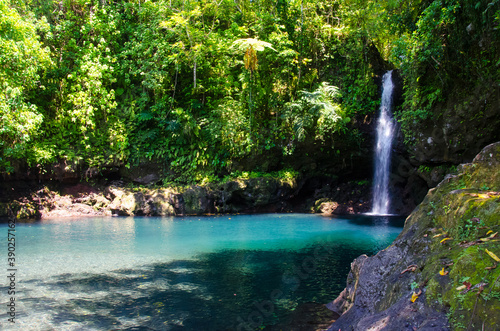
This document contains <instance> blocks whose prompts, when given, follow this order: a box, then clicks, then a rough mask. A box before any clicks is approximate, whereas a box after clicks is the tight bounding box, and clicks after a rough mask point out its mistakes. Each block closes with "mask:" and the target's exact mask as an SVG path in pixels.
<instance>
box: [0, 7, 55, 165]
mask: <svg viewBox="0 0 500 331" xmlns="http://www.w3.org/2000/svg"><path fill="white" fill-rule="evenodd" d="M10 5H11V4H10V2H9V1H6V0H1V1H0V16H1V17H2V19H1V22H0V68H1V69H0V169H3V170H4V171H7V172H11V171H13V170H14V169H13V168H12V166H11V160H12V159H19V158H28V157H29V153H30V150H31V151H32V148H31V146H30V142H32V141H33V140H34V138H35V137H36V136H37V134H39V127H40V125H41V123H42V121H43V113H42V112H41V111H40V109H39V107H37V105H36V104H34V103H31V102H29V95H31V94H32V92H33V90H34V89H36V88H38V89H43V88H44V86H43V85H41V83H40V75H39V72H40V71H41V70H43V69H45V68H47V67H48V66H49V65H50V58H49V50H48V49H46V48H44V47H43V45H42V44H41V43H40V41H39V37H38V35H37V33H36V32H37V31H36V30H37V28H40V29H43V28H45V27H46V23H45V22H44V21H37V20H36V19H34V18H33V17H25V18H23V17H21V16H20V15H19V13H18V12H17V11H16V10H15V9H14V8H11V6H10Z"/></svg>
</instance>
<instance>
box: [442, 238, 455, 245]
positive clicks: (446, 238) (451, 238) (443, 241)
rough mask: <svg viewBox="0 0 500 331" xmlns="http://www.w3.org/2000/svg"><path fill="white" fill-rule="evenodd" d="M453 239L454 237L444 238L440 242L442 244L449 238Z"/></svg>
mask: <svg viewBox="0 0 500 331" xmlns="http://www.w3.org/2000/svg"><path fill="white" fill-rule="evenodd" d="M451 239H453V238H444V239H443V240H441V241H440V243H441V244H442V243H444V242H445V241H447V240H451Z"/></svg>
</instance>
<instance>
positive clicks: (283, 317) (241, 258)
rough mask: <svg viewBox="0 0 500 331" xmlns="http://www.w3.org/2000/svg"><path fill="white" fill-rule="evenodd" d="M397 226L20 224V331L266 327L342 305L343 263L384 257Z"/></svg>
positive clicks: (149, 221)
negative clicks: (307, 309)
mask: <svg viewBox="0 0 500 331" xmlns="http://www.w3.org/2000/svg"><path fill="white" fill-rule="evenodd" d="M229 218H231V219H229ZM400 223H401V222H400ZM400 223H398V222H397V220H396V219H393V218H389V219H387V218H369V217H351V218H348V219H339V218H327V217H321V216H316V215H297V214H292V215H253V216H251V215H247V216H220V217H206V218H192V217H184V218H142V217H141V218H132V217H129V218H94V219H80V220H49V221H44V222H38V223H35V224H33V223H32V224H19V226H18V228H17V232H18V235H19V237H20V238H22V240H21V241H20V242H22V246H20V248H19V254H20V256H21V257H22V261H23V262H22V264H21V265H20V266H19V269H20V270H22V274H21V277H22V279H21V282H20V286H21V291H20V292H19V296H18V308H19V312H20V318H19V323H16V327H18V329H20V330H29V329H34V328H35V327H36V328H38V329H42V330H43V329H47V330H52V329H56V330H61V329H64V330H72V329H74V330H79V329H85V330H92V329H93V330H110V329H130V330H139V329H140V330H148V329H150V330H180V329H183V330H235V329H237V328H238V327H239V326H241V328H242V329H243V330H246V329H251V330H253V329H260V328H272V326H273V325H281V324H282V323H286V321H287V320H289V318H290V314H291V313H292V312H294V311H295V310H296V309H299V307H300V305H301V304H303V303H307V302H317V303H326V302H328V301H329V300H331V299H333V298H334V297H335V296H336V295H338V293H339V292H340V291H341V290H342V289H343V288H344V287H345V279H346V275H347V273H348V270H349V267H350V262H351V261H352V260H353V259H354V258H356V257H357V256H359V255H361V254H373V253H375V252H376V251H378V250H380V249H383V248H385V247H387V246H388V245H389V244H390V243H391V241H392V240H393V239H394V238H395V237H396V236H397V235H398V233H399V232H400V231H401V227H399V225H398V224H400ZM0 290H2V291H4V290H6V289H5V288H1V289H0ZM1 304H4V302H2V303H1ZM271 308H272V309H271ZM266 309H267V310H266ZM271 310H272V312H271ZM242 323H243V324H242ZM277 328H279V327H277ZM285 329H286V328H285Z"/></svg>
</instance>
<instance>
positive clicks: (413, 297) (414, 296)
mask: <svg viewBox="0 0 500 331" xmlns="http://www.w3.org/2000/svg"><path fill="white" fill-rule="evenodd" d="M417 299H418V294H417V293H415V292H413V294H412V295H411V300H410V301H411V302H415V300H417Z"/></svg>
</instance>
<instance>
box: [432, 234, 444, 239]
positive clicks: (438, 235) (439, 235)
mask: <svg viewBox="0 0 500 331" xmlns="http://www.w3.org/2000/svg"><path fill="white" fill-rule="evenodd" d="M442 235H443V234H442V233H440V234H437V235H435V236H434V237H432V238H437V237H441V236H442Z"/></svg>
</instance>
